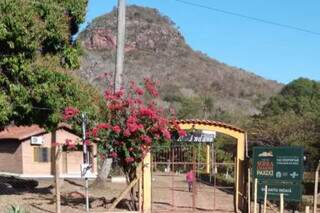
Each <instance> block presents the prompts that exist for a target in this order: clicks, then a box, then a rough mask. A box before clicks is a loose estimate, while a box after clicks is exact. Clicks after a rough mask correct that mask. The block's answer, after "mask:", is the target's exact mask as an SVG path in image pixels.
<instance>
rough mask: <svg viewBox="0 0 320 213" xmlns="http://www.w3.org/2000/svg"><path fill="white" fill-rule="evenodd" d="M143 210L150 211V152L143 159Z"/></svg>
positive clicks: (146, 212)
mask: <svg viewBox="0 0 320 213" xmlns="http://www.w3.org/2000/svg"><path fill="white" fill-rule="evenodd" d="M143 212H145V213H149V212H151V154H150V152H149V153H147V154H146V156H145V157H144V159H143Z"/></svg>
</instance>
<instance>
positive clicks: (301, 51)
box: [81, 0, 320, 83]
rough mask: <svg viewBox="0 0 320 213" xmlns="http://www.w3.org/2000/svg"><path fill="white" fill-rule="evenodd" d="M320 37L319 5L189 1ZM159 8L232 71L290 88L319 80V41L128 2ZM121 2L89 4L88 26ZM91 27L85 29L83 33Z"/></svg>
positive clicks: (178, 8)
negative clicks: (302, 79) (298, 81)
mask: <svg viewBox="0 0 320 213" xmlns="http://www.w3.org/2000/svg"><path fill="white" fill-rule="evenodd" d="M186 1H189V2H193V3H197V4H202V5H207V6H208V7H214V8H219V9H222V10H227V11H232V12H235V13H240V14H244V15H247V16H252V17H257V18H260V19H265V20H269V21H273V22H277V23H282V24H286V25H293V26H297V27H300V28H305V29H308V30H311V31H315V32H318V33H319V34H320V13H319V8H320V1H319V0H308V1H301V0H281V1H279V0H241V1H239V0H186ZM127 3H128V4H136V5H142V6H148V7H152V8H157V9H158V10H159V11H160V12H161V13H162V14H163V15H167V16H169V17H170V18H171V19H172V20H173V21H174V22H175V23H176V25H177V26H178V27H179V30H180V31H181V32H182V34H183V35H184V37H185V39H186V41H187V43H188V44H189V45H190V46H191V47H192V48H193V49H195V50H199V51H201V52H204V53H206V54H207V55H208V56H210V57H212V58H215V59H217V60H219V61H221V62H224V63H226V64H228V65H231V66H235V67H239V68H243V69H245V70H247V71H250V72H253V73H256V74H257V75H260V76H263V77H265V78H267V79H272V80H276V81H279V82H282V83H288V82H290V81H292V80H294V79H296V78H298V77H307V78H310V79H314V80H320V35H314V34H308V33H305V32H300V31H295V30H292V29H287V28H282V27H278V26H274V25H269V24H264V23H260V22H256V21H252V20H247V19H244V18H240V17H235V16H230V15H226V14H222V13H218V12H214V11H212V10H208V9H204V8H198V7H194V6H190V5H185V4H182V3H181V2H178V1H176V0H127ZM116 5H117V0H89V6H88V9H87V17H86V20H87V22H90V21H91V20H92V19H94V18H95V17H97V16H100V15H103V14H104V13H107V12H110V11H111V10H112V8H113V7H115V6H116ZM86 24H87V23H85V24H83V25H82V26H81V29H83V28H84V27H85V26H86Z"/></svg>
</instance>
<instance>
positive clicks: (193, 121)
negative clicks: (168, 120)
mask: <svg viewBox="0 0 320 213" xmlns="http://www.w3.org/2000/svg"><path fill="white" fill-rule="evenodd" d="M176 122H177V123H178V124H199V125H209V126H219V127H224V128H227V129H231V130H234V131H237V132H242V133H244V132H245V131H244V130H242V129H240V128H238V127H235V126H232V125H230V124H226V123H223V122H220V121H212V120H198V119H186V120H177V121H176Z"/></svg>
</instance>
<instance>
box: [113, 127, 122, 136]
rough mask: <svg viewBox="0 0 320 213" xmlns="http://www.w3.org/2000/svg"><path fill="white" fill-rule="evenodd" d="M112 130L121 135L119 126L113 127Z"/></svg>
mask: <svg viewBox="0 0 320 213" xmlns="http://www.w3.org/2000/svg"><path fill="white" fill-rule="evenodd" d="M112 130H113V131H114V132H115V133H117V134H119V133H120V132H121V128H120V126H118V125H116V126H114V127H112Z"/></svg>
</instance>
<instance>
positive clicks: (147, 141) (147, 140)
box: [140, 135, 152, 145]
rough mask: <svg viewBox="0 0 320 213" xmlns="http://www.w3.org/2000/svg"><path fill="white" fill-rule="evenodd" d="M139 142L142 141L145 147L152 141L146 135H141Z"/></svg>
mask: <svg viewBox="0 0 320 213" xmlns="http://www.w3.org/2000/svg"><path fill="white" fill-rule="evenodd" d="M140 140H142V141H143V142H144V143H145V144H146V145H150V144H151V142H152V140H151V138H150V137H149V136H148V135H141V136H140Z"/></svg>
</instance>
